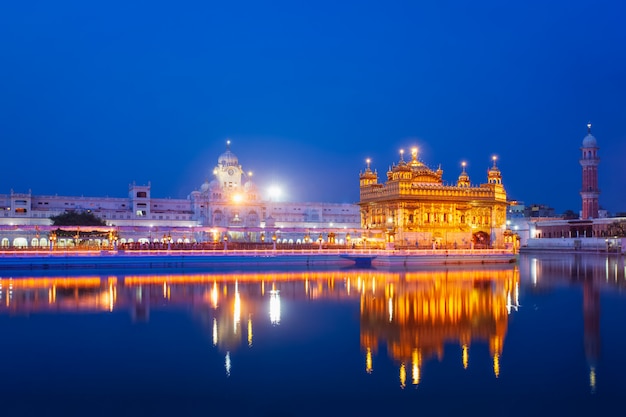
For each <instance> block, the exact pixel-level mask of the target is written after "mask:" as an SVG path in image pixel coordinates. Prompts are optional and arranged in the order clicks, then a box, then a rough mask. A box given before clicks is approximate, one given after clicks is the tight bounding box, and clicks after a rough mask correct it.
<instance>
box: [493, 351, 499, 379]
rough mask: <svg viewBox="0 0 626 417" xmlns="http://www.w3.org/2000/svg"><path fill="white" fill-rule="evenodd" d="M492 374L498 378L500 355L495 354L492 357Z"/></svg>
mask: <svg viewBox="0 0 626 417" xmlns="http://www.w3.org/2000/svg"><path fill="white" fill-rule="evenodd" d="M493 373H494V375H495V376H496V378H497V377H499V376H500V355H498V354H497V353H496V354H495V355H494V356H493Z"/></svg>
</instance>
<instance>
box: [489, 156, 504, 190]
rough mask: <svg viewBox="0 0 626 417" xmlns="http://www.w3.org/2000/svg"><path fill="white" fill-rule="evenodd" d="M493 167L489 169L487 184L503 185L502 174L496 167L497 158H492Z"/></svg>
mask: <svg viewBox="0 0 626 417" xmlns="http://www.w3.org/2000/svg"><path fill="white" fill-rule="evenodd" d="M492 159H493V166H492V167H491V168H489V171H487V183H488V184H502V174H501V173H500V169H499V168H498V166H497V165H496V160H497V159H498V158H497V157H495V156H494V157H492Z"/></svg>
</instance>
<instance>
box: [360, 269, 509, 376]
mask: <svg viewBox="0 0 626 417" xmlns="http://www.w3.org/2000/svg"><path fill="white" fill-rule="evenodd" d="M379 275H380V274H379ZM390 275H391V276H388V275H386V276H385V279H386V284H385V286H384V290H383V289H382V288H381V289H380V290H377V291H374V293H373V294H372V293H371V292H370V291H367V292H363V293H362V294H361V309H360V311H361V346H362V347H363V348H367V349H371V352H376V350H377V346H378V345H379V344H380V343H384V344H386V346H387V349H386V350H387V352H388V354H389V356H390V357H391V358H392V359H393V360H394V361H396V363H398V364H406V363H409V361H410V360H411V361H412V363H413V367H414V372H413V377H414V378H415V377H417V378H418V380H419V378H420V375H419V370H420V368H421V365H422V363H423V361H425V360H429V359H430V358H431V357H436V358H438V359H439V360H442V359H443V354H444V346H445V345H447V344H451V343H454V342H456V343H458V345H461V346H462V347H463V350H462V363H463V367H464V368H465V369H467V366H468V363H469V346H470V344H471V343H472V342H475V341H478V342H487V343H488V345H489V351H490V356H492V358H493V360H494V363H495V366H497V369H496V370H497V373H498V374H499V372H500V370H499V357H500V355H501V354H502V347H503V341H504V337H505V336H506V332H507V327H508V317H509V313H508V311H507V307H508V306H510V305H511V295H512V293H513V292H514V291H515V292H517V288H518V286H517V283H518V282H519V270H518V268H517V267H513V268H510V269H502V270H497V269H496V270H489V269H476V270H467V269H463V270H461V269H459V270H453V269H448V270H435V271H414V272H402V273H399V274H398V277H397V278H398V279H397V280H396V279H395V277H394V276H393V275H394V274H393V273H392V274H390ZM390 294H391V296H390ZM516 304H517V303H516ZM392 313H393V314H392ZM415 352H418V353H419V357H418V360H417V361H416V360H415ZM416 365H417V366H416Z"/></svg>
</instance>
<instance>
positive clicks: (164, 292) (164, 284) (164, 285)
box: [163, 281, 167, 298]
mask: <svg viewBox="0 0 626 417" xmlns="http://www.w3.org/2000/svg"><path fill="white" fill-rule="evenodd" d="M163 298H167V282H165V281H163Z"/></svg>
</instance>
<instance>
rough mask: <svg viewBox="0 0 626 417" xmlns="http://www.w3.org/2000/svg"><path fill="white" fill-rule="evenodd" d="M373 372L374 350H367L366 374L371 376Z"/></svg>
mask: <svg viewBox="0 0 626 417" xmlns="http://www.w3.org/2000/svg"><path fill="white" fill-rule="evenodd" d="M373 370H374V368H373V362H372V350H371V349H370V348H367V353H366V354H365V372H367V373H368V374H371V373H372V371H373Z"/></svg>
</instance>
